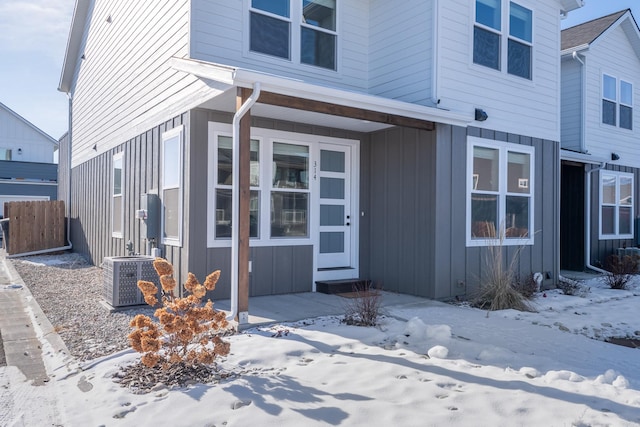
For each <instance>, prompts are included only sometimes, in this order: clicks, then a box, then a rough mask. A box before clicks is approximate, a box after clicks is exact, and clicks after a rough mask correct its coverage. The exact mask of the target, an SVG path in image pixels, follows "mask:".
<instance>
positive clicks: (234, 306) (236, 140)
mask: <svg viewBox="0 0 640 427" xmlns="http://www.w3.org/2000/svg"><path fill="white" fill-rule="evenodd" d="M259 96H260V82H255V83H254V84H253V93H252V94H251V96H250V97H249V98H247V100H246V101H245V102H244V104H242V106H241V107H240V108H239V109H238V111H236V113H235V114H234V115H233V133H232V139H233V149H232V151H231V155H232V158H233V170H232V174H231V176H232V181H233V182H232V185H231V224H232V227H231V314H229V316H227V320H233V319H235V317H236V315H237V314H238V287H239V284H238V263H239V260H238V248H239V246H240V212H239V211H240V199H239V194H240V188H239V187H240V119H242V117H244V115H245V114H246V113H247V111H249V109H250V108H251V107H253V105H254V104H255V103H256V102H257V101H258V97H259ZM246 316H247V317H248V313H246ZM240 317H243V316H240Z"/></svg>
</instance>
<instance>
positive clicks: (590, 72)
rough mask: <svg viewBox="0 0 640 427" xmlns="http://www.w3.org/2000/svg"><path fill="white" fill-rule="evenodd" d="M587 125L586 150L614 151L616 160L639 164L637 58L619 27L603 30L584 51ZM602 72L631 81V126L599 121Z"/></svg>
mask: <svg viewBox="0 0 640 427" xmlns="http://www.w3.org/2000/svg"><path fill="white" fill-rule="evenodd" d="M586 57H587V60H586V64H587V75H586V79H587V80H586V87H587V90H586V92H587V93H586V103H587V108H586V113H585V114H586V125H585V141H586V145H587V147H586V148H587V150H588V151H589V152H590V153H592V154H593V155H594V156H599V157H603V158H610V157H611V153H612V152H615V153H617V154H618V155H619V156H620V160H618V161H616V162H615V164H619V165H626V166H632V167H638V165H640V150H638V141H639V138H640V111H639V110H640V109H639V108H638V101H640V60H639V59H638V56H637V55H636V53H635V51H634V50H633V48H632V47H631V44H630V42H629V38H628V37H627V35H626V34H625V32H624V31H623V29H622V28H621V27H617V28H614V29H613V31H609V32H607V33H605V35H603V36H602V37H601V38H600V39H599V40H598V41H597V42H596V43H595V44H594V45H593V46H592V47H591V48H590V49H589V51H588V52H587V53H586ZM602 73H606V74H609V75H611V76H614V77H617V78H622V79H623V80H625V81H627V82H630V83H632V84H633V101H634V104H635V105H634V108H633V130H632V131H630V130H627V129H620V128H618V127H613V126H609V125H605V124H602V110H601V107H602V98H601V96H602V92H601V90H602V89H601V88H602Z"/></svg>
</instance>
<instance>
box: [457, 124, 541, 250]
mask: <svg viewBox="0 0 640 427" xmlns="http://www.w3.org/2000/svg"><path fill="white" fill-rule="evenodd" d="M469 142H470V144H469V152H468V157H467V170H468V171H469V172H468V206H467V209H468V215H467V216H468V218H469V220H468V221H467V245H468V246H484V245H487V244H495V243H496V242H498V241H499V240H500V239H503V241H502V244H505V245H510V244H533V164H534V149H533V147H529V146H523V145H517V144H509V143H504V142H498V141H487V140H483V139H481V138H475V137H469Z"/></svg>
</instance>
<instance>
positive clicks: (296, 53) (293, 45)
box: [243, 0, 343, 77]
mask: <svg viewBox="0 0 640 427" xmlns="http://www.w3.org/2000/svg"><path fill="white" fill-rule="evenodd" d="M338 3H341V0H336V30H335V31H331V30H327V29H326V28H320V27H316V26H313V25H307V24H305V23H304V22H303V21H302V0H290V6H289V7H290V11H289V18H287V17H284V16H280V15H275V14H273V13H270V12H267V11H264V10H260V9H254V8H253V7H252V6H251V0H246V1H245V2H243V8H244V10H243V16H244V17H246V19H245V23H244V30H245V31H244V33H243V52H244V56H245V57H247V58H255V59H258V60H260V62H268V63H271V64H274V65H278V66H282V64H283V62H286V63H287V66H288V67H291V66H292V65H293V66H294V67H296V68H299V69H301V70H304V71H305V72H311V73H314V74H323V75H325V76H327V77H335V75H336V73H340V70H341V65H342V60H341V58H342V55H341V54H340V46H341V45H342V42H341V41H342V31H341V27H342V25H341V24H340V23H341V19H340V17H341V15H342V13H341V12H340V10H341V8H342V7H343V6H342V4H338ZM251 12H256V13H260V14H263V15H265V16H269V17H271V18H276V19H280V20H282V21H286V22H289V24H290V25H291V33H290V35H289V36H290V40H289V49H290V52H289V53H290V56H291V57H290V58H280V57H277V56H273V55H268V54H265V53H261V52H256V51H253V50H251ZM296 16H299V17H300V18H299V19H297V20H296V19H295V18H294V17H296ZM303 26H304V27H306V28H312V29H314V30H319V31H322V32H325V33H327V34H333V35H335V37H336V52H335V53H336V58H335V61H336V63H335V66H336V67H335V69H333V70H332V69H330V68H324V67H319V66H315V65H311V64H305V63H303V62H302V61H301V56H302V55H301V54H300V35H301V32H302V31H301V29H302V27H303Z"/></svg>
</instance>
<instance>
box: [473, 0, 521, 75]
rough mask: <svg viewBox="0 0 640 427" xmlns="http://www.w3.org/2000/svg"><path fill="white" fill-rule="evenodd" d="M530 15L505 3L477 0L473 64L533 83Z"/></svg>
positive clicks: (513, 5)
mask: <svg viewBox="0 0 640 427" xmlns="http://www.w3.org/2000/svg"><path fill="white" fill-rule="evenodd" d="M532 52H533V12H532V11H531V10H530V9H527V8H525V7H523V6H521V5H519V4H518V3H515V2H512V1H510V2H505V1H504V0H476V2H475V25H474V28H473V62H474V63H475V64H479V65H483V66H485V67H489V68H493V69H494V70H498V71H501V70H505V69H506V71H507V73H509V74H512V75H514V76H518V77H522V78H525V79H529V80H531V79H532V62H533V61H532Z"/></svg>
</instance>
